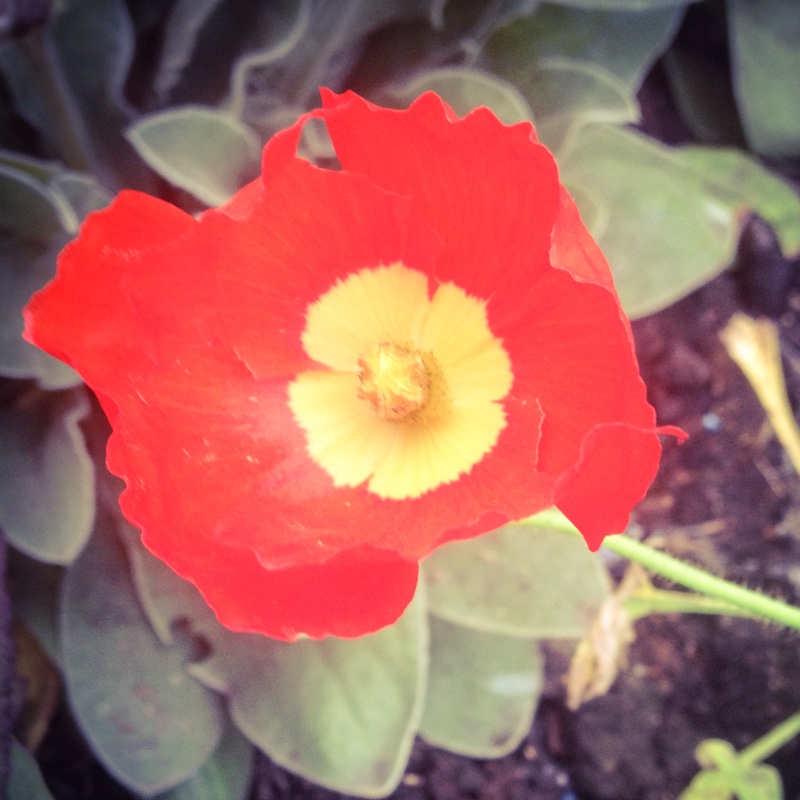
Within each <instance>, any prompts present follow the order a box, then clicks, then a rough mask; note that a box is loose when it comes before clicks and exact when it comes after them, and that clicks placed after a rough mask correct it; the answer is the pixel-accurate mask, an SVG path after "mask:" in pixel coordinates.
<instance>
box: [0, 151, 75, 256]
mask: <svg viewBox="0 0 800 800" xmlns="http://www.w3.org/2000/svg"><path fill="white" fill-rule="evenodd" d="M76 227H77V226H76V224H75V219H74V216H72V214H71V209H70V208H69V206H66V205H65V204H64V203H63V202H62V201H61V198H59V197H56V196H54V195H53V194H52V193H51V192H49V191H48V190H47V188H46V187H44V186H42V184H41V183H40V182H39V181H38V180H37V179H36V178H35V177H34V176H32V175H30V174H28V172H27V171H23V170H21V169H17V168H16V167H15V166H6V165H0V234H3V235H8V234H13V235H15V236H17V237H19V238H20V239H24V240H25V241H28V242H36V243H37V244H41V245H50V244H52V243H53V242H56V243H58V244H63V243H64V242H65V241H66V236H65V234H67V233H72V232H73V231H74V230H75V229H76Z"/></svg>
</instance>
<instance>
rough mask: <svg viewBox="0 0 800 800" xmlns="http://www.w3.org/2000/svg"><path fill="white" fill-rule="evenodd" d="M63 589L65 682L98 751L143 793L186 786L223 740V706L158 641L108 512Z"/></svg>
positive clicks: (173, 649) (178, 653)
mask: <svg viewBox="0 0 800 800" xmlns="http://www.w3.org/2000/svg"><path fill="white" fill-rule="evenodd" d="M63 588H64V592H63V601H62V618H61V639H62V648H63V656H64V657H63V668H64V680H65V683H66V686H67V691H68V695H69V700H70V704H71V706H72V710H73V712H74V714H75V718H76V719H77V721H78V724H79V726H80V727H81V729H82V730H83V732H84V734H85V736H86V738H87V739H88V741H89V742H90V743H91V745H92V749H93V751H94V753H95V754H96V755H97V757H98V758H99V759H100V760H101V761H102V762H103V764H104V765H105V766H106V768H107V769H108V770H109V772H111V773H112V774H113V775H114V776H115V777H116V778H117V779H118V780H120V781H121V782H122V783H124V784H125V785H127V786H129V787H131V788H132V789H134V791H137V792H140V793H142V794H147V795H152V794H155V793H156V792H159V791H164V790H166V789H169V788H171V787H173V786H175V785H177V784H179V783H181V782H182V781H185V780H186V779H187V778H189V777H190V776H192V775H193V774H194V773H195V772H196V771H197V770H198V769H199V768H200V767H201V766H202V765H203V764H204V763H205V762H206V760H207V759H208V757H209V755H210V754H211V753H212V752H213V751H214V749H215V748H216V746H217V744H218V742H219V740H220V737H221V735H222V730H223V720H224V715H223V707H222V700H221V698H219V697H217V696H216V695H215V694H214V693H213V692H211V691H210V690H208V689H207V688H206V687H204V686H202V685H201V684H200V683H199V682H197V681H196V680H194V679H193V678H192V677H191V676H190V675H188V674H187V672H186V665H187V662H188V661H189V660H190V653H188V652H187V648H185V647H181V646H180V644H179V643H176V644H175V645H172V646H164V645H163V644H161V642H159V640H158V639H157V638H156V636H155V634H154V633H153V630H152V629H151V627H150V625H149V624H148V622H147V620H146V619H145V618H144V616H143V615H142V612H141V610H140V608H139V605H138V602H137V599H136V595H135V593H134V591H133V586H132V583H131V579H130V575H129V568H128V562H127V559H126V557H125V551H124V549H123V546H122V544H121V542H120V541H119V538H118V535H117V532H116V530H115V524H114V521H113V519H112V518H111V517H110V515H108V514H107V513H106V512H102V514H101V516H100V518H99V520H98V525H97V526H96V527H95V533H94V536H93V537H92V540H91V541H90V543H89V544H88V545H87V547H86V549H85V550H84V551H83V553H82V554H81V556H80V558H78V560H77V561H76V562H75V563H74V564H73V565H72V566H71V567H70V568H69V570H67V573H66V575H65V578H64V587H63Z"/></svg>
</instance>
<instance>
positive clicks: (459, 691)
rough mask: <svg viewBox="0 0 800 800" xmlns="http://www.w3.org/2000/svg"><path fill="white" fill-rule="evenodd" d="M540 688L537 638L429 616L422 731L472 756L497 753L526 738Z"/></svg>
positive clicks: (432, 739) (441, 744) (439, 743)
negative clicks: (429, 631)
mask: <svg viewBox="0 0 800 800" xmlns="http://www.w3.org/2000/svg"><path fill="white" fill-rule="evenodd" d="M541 687H542V660H541V655H540V652H539V645H538V643H537V642H536V641H535V640H533V639H519V638H516V637H510V636H500V635H498V634H494V633H484V632H483V631H476V630H474V629H470V628H464V627H461V626H460V625H452V624H451V623H449V622H444V621H443V620H440V619H437V618H436V617H431V667H430V677H429V683H428V696H427V700H426V702H425V713H424V714H423V716H422V723H421V725H420V735H421V736H423V738H425V739H427V741H429V742H430V743H431V744H435V745H437V746H438V747H443V748H445V749H446V750H450V751H452V752H455V753H459V754H461V755H465V756H470V757H474V758H499V757H500V756H503V755H505V754H506V753H510V752H511V751H512V750H513V749H514V748H515V747H516V746H517V745H518V744H519V743H520V742H521V741H522V739H523V738H524V737H525V734H526V733H527V732H528V730H529V729H530V726H531V723H532V722H533V712H534V709H535V708H536V702H537V700H538V697H539V692H540V691H541Z"/></svg>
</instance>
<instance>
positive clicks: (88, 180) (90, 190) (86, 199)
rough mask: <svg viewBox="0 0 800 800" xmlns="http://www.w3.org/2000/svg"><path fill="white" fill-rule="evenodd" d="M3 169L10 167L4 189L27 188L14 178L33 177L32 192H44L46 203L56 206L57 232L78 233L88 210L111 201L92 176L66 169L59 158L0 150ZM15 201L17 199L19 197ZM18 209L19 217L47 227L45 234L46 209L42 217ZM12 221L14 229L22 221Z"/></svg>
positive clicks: (47, 216)
mask: <svg viewBox="0 0 800 800" xmlns="http://www.w3.org/2000/svg"><path fill="white" fill-rule="evenodd" d="M2 168H8V169H7V171H6V178H7V179H8V180H10V185H9V184H6V187H5V191H13V192H14V193H17V192H20V191H24V189H23V190H21V189H20V187H19V186H16V185H15V181H16V182H18V181H19V174H20V173H23V176H24V177H25V178H28V179H32V181H33V184H34V189H33V191H35V192H36V193H38V194H41V195H44V200H45V202H46V203H48V204H50V205H51V206H53V209H54V210H55V212H56V214H57V216H58V220H59V224H58V226H57V231H56V235H61V234H62V233H63V231H66V232H67V233H70V234H75V233H77V232H78V226H79V224H80V222H81V220H83V218H84V217H85V216H86V215H87V214H88V213H89V212H91V211H97V210H99V209H101V208H105V207H106V206H107V205H108V204H109V203H110V202H111V195H109V194H108V193H107V192H106V191H104V190H103V189H102V188H101V187H100V185H99V184H98V183H97V181H96V180H95V179H94V177H93V176H92V175H89V174H88V173H85V172H76V171H75V170H69V169H64V167H63V166H62V165H61V164H59V163H58V162H56V161H47V160H45V159H40V158H33V157H31V156H26V155H23V154H21V153H14V152H12V151H10V150H3V149H0V169H2ZM14 201H15V202H17V198H16V197H15V198H14ZM15 211H16V212H17V219H19V217H23V221H24V222H25V223H26V224H27V225H30V223H31V222H32V221H33V222H35V223H36V225H37V227H38V226H41V227H42V228H43V229H44V230H43V232H44V233H46V232H47V224H48V223H47V220H48V219H49V214H48V213H47V212H45V213H44V214H43V215H42V216H41V217H40V216H39V215H38V214H36V215H31V216H28V215H25V216H23V215H21V214H19V213H18V209H15ZM11 224H12V227H14V228H15V229H17V230H18V229H19V223H11ZM51 232H52V231H51Z"/></svg>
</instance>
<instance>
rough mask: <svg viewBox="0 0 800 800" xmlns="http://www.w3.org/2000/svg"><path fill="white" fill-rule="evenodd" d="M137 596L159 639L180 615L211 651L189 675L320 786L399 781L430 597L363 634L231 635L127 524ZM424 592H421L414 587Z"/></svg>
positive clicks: (379, 792)
mask: <svg viewBox="0 0 800 800" xmlns="http://www.w3.org/2000/svg"><path fill="white" fill-rule="evenodd" d="M126 542H127V545H128V547H129V552H130V553H131V555H132V560H133V564H134V575H135V581H136V586H137V590H138V593H139V597H140V599H141V602H142V605H143V607H144V608H145V610H146V613H147V614H148V616H149V618H150V619H151V620H152V623H153V626H154V628H155V629H156V630H158V631H159V634H160V636H161V637H162V639H164V640H166V641H171V640H172V636H173V630H174V622H175V621H176V620H182V621H183V622H185V623H186V624H187V625H188V629H189V630H190V631H191V632H192V633H193V634H195V635H197V636H199V637H200V638H201V639H202V641H203V642H205V643H206V644H207V645H208V646H209V647H210V648H211V652H210V654H209V657H208V658H207V659H206V660H204V661H202V662H199V663H197V664H194V665H193V666H192V667H191V672H192V674H193V675H195V676H197V677H198V678H199V679H200V680H202V681H204V682H205V683H206V684H207V685H209V686H211V687H213V688H214V689H216V690H217V691H220V692H223V693H225V694H226V695H227V696H228V698H229V705H230V713H231V717H232V718H233V721H234V723H235V724H236V725H237V726H238V728H239V729H240V730H241V731H242V732H243V733H244V735H245V736H246V737H247V738H248V739H249V740H250V741H251V742H253V743H254V744H255V745H256V746H257V747H258V748H260V749H261V750H263V751H264V752H265V753H267V755H269V756H270V758H272V759H273V760H275V761H277V762H278V763H279V764H281V765H283V766H284V767H286V768H287V769H290V770H292V771H293V772H296V773H298V774H299V775H303V776H304V777H306V778H308V779H309V780H312V781H314V782H315V783H319V784H322V785H323V786H328V787H330V788H332V789H335V790H337V791H342V792H345V793H347V794H355V795H362V796H365V797H380V796H383V795H385V794H388V793H389V792H390V791H391V790H392V789H393V788H394V786H395V785H396V784H397V782H398V781H399V780H400V776H401V775H402V772H403V769H404V767H405V764H406V761H407V760H408V755H409V751H410V748H411V743H412V740H413V737H414V734H415V733H416V731H417V727H418V725H419V720H420V716H421V714H422V703H423V698H424V695H425V686H426V680H427V667H428V628H427V617H426V615H425V613H424V602H423V599H422V598H421V597H417V598H416V599H415V600H414V602H413V603H412V604H411V606H410V607H409V609H408V610H407V611H406V613H405V614H404V615H403V616H402V617H401V618H400V620H399V621H398V622H397V623H395V624H394V625H392V626H391V627H389V628H385V629H384V630H382V631H380V632H379V633H376V634H373V635H371V636H365V637H362V638H360V639H354V640H345V639H333V638H331V639H325V640H322V641H299V642H294V643H292V644H287V643H286V642H279V641H275V640H273V639H268V638H267V637H265V636H257V635H249V634H242V633H233V632H231V631H229V630H227V629H226V628H223V627H222V626H221V625H220V624H219V623H218V622H217V621H216V619H215V617H214V615H213V612H212V611H211V610H210V609H209V608H208V606H207V605H206V604H205V602H204V601H203V599H202V598H201V597H200V595H199V593H198V592H197V590H196V589H195V588H194V587H193V586H192V585H191V584H189V583H187V582H186V581H184V580H182V579H181V578H179V577H178V576H177V575H175V573H174V572H172V571H171V570H170V569H169V568H168V567H167V566H165V565H164V564H163V563H162V562H161V561H159V560H157V559H156V558H154V557H153V556H152V555H150V554H149V553H148V552H147V551H145V550H144V548H143V547H142V546H141V544H140V543H139V541H138V537H137V536H136V534H135V531H133V530H132V529H131V528H130V527H128V528H127V535H126ZM418 594H419V593H418Z"/></svg>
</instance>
